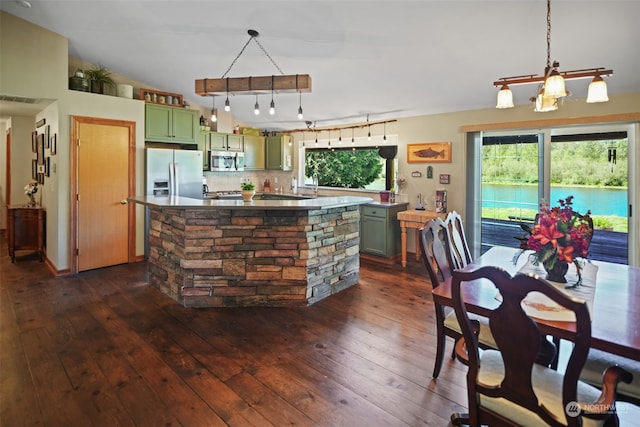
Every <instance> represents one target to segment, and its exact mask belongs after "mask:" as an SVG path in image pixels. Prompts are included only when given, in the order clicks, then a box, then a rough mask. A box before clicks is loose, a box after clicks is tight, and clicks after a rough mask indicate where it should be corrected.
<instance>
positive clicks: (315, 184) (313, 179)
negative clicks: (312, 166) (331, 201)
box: [311, 173, 318, 197]
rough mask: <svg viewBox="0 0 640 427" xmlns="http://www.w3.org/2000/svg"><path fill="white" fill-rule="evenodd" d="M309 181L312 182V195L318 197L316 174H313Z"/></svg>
mask: <svg viewBox="0 0 640 427" xmlns="http://www.w3.org/2000/svg"><path fill="white" fill-rule="evenodd" d="M311 179H312V181H313V193H314V194H315V196H316V197H318V174H315V173H314V174H313V177H312V178H311Z"/></svg>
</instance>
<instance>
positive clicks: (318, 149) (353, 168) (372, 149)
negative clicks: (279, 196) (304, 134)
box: [299, 141, 398, 191]
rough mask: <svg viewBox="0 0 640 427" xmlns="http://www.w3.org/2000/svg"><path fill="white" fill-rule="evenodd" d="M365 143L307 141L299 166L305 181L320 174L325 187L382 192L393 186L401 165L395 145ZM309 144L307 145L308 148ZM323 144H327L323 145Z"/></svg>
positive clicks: (308, 182) (320, 182) (302, 150)
mask: <svg viewBox="0 0 640 427" xmlns="http://www.w3.org/2000/svg"><path fill="white" fill-rule="evenodd" d="M370 144H371V143H370V142H369V145H365V143H364V142H360V143H357V142H353V143H344V144H340V145H338V146H336V145H334V146H331V144H329V143H327V142H325V144H320V146H317V145H316V143H314V142H308V141H307V142H304V143H302V146H301V150H300V151H301V154H300V163H299V164H300V165H301V168H300V169H301V175H302V182H303V183H304V184H305V185H313V176H314V175H317V177H318V185H319V186H322V187H332V188H345V189H361V190H372V191H382V190H388V189H391V188H393V187H394V184H395V176H396V171H397V167H398V160H397V159H396V155H397V152H398V147H397V145H396V144H391V143H389V142H387V143H386V144H384V145H382V144H380V145H376V146H371V145H370ZM305 145H306V147H305ZM322 145H325V146H324V147H323V146H322Z"/></svg>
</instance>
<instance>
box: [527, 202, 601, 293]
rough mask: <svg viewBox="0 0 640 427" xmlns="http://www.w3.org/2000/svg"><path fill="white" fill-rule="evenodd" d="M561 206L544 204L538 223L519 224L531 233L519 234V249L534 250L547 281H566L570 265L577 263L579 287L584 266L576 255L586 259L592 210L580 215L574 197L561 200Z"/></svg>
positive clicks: (591, 232)
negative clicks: (521, 235) (573, 205)
mask: <svg viewBox="0 0 640 427" xmlns="http://www.w3.org/2000/svg"><path fill="white" fill-rule="evenodd" d="M558 203H559V204H560V206H555V207H553V208H549V206H547V205H545V204H544V203H541V205H540V212H539V214H538V217H537V223H536V224H535V225H534V226H533V227H530V226H528V225H526V224H522V225H521V226H520V227H521V228H522V229H523V230H524V231H526V232H527V233H528V236H524V237H516V238H517V239H518V240H520V248H521V249H525V250H532V251H533V253H532V254H531V258H532V260H533V263H534V264H535V265H538V264H542V265H543V267H544V269H545V270H546V271H547V274H548V275H547V280H551V281H554V282H560V283H566V279H565V277H564V275H565V274H566V272H567V269H568V267H569V264H571V263H573V264H575V266H576V270H577V273H578V282H577V283H576V284H575V285H574V286H578V285H580V284H581V282H582V275H581V272H580V269H581V266H580V264H579V263H578V261H577V257H582V258H586V257H587V255H588V254H589V244H590V243H591V236H592V234H593V225H592V224H593V222H592V221H591V218H590V214H591V212H590V211H587V213H586V214H584V215H581V214H579V213H578V212H575V211H574V210H573V207H572V206H571V205H572V204H573V196H569V197H567V198H566V199H564V200H562V199H560V200H558Z"/></svg>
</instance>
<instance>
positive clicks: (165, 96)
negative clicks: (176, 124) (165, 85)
mask: <svg viewBox="0 0 640 427" xmlns="http://www.w3.org/2000/svg"><path fill="white" fill-rule="evenodd" d="M140 99H143V100H144V101H145V102H147V103H149V104H158V105H170V106H173V107H182V106H183V105H184V100H183V99H182V95H180V94H179V93H171V92H162V91H159V90H154V89H143V88H141V89H140Z"/></svg>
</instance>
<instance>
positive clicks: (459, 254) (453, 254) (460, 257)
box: [444, 211, 473, 269]
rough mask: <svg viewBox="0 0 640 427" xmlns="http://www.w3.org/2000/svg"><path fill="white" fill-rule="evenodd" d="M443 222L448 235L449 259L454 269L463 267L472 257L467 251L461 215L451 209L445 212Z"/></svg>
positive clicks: (467, 246)
mask: <svg viewBox="0 0 640 427" xmlns="http://www.w3.org/2000/svg"><path fill="white" fill-rule="evenodd" d="M444 223H445V224H446V225H447V229H448V230H449V236H450V243H451V244H450V247H449V253H450V259H451V261H452V262H453V264H452V266H453V268H454V269H458V268H464V267H466V266H467V264H469V263H470V262H471V261H472V260H473V258H472V257H471V252H470V251H469V245H468V244H467V238H466V236H465V234H464V225H463V223H462V216H460V214H459V213H458V212H456V211H451V212H449V213H448V214H447V216H446V218H445V220H444Z"/></svg>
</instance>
